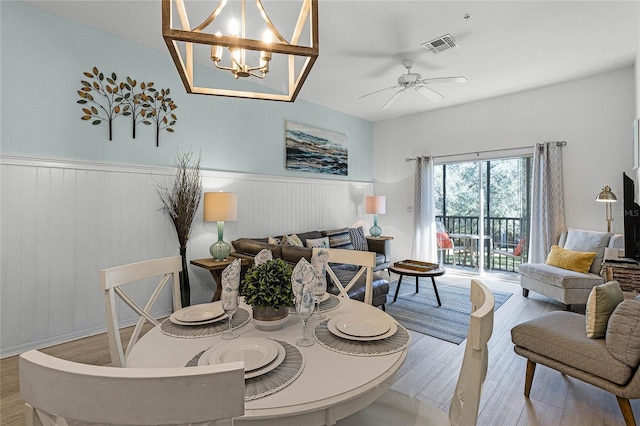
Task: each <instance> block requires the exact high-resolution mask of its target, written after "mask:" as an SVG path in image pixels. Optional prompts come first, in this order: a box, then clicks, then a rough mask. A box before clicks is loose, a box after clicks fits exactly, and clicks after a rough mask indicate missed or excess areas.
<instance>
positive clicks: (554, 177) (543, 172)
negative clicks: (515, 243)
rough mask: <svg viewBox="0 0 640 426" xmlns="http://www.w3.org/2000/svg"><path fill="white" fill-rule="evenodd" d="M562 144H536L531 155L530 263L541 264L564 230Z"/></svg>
mask: <svg viewBox="0 0 640 426" xmlns="http://www.w3.org/2000/svg"><path fill="white" fill-rule="evenodd" d="M563 145H564V143H563V142H545V143H541V144H537V145H536V147H535V148H534V152H533V188H532V194H531V231H530V239H529V262H530V263H544V262H545V261H546V260H547V255H548V254H549V249H550V248H551V245H552V244H556V243H557V242H558V238H559V237H560V233H561V232H562V231H564V230H565V220H564V196H563V191H562V146H563Z"/></svg>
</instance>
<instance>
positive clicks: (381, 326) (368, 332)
mask: <svg viewBox="0 0 640 426" xmlns="http://www.w3.org/2000/svg"><path fill="white" fill-rule="evenodd" d="M335 325H336V328H337V329H338V330H340V331H341V332H342V333H344V334H348V335H349V336H356V337H373V336H380V335H381V334H384V333H386V332H387V331H389V328H390V326H389V321H387V319H386V318H384V317H381V316H380V317H378V316H374V317H371V316H362V315H358V314H350V315H340V316H338V317H336V322H335Z"/></svg>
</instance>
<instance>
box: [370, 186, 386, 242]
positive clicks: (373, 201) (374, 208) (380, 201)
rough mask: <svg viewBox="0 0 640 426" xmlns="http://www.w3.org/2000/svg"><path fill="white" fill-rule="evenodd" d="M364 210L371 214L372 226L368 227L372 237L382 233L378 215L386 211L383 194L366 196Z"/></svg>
mask: <svg viewBox="0 0 640 426" xmlns="http://www.w3.org/2000/svg"><path fill="white" fill-rule="evenodd" d="M365 212H366V213H367V214H372V215H373V226H372V227H371V228H369V234H371V236H372V237H379V236H380V235H382V228H380V227H379V226H378V215H379V214H385V213H386V212H387V202H386V199H385V197H384V195H373V196H368V197H367V198H366V200H365Z"/></svg>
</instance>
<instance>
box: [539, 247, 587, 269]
mask: <svg viewBox="0 0 640 426" xmlns="http://www.w3.org/2000/svg"><path fill="white" fill-rule="evenodd" d="M594 257H596V254H595V253H594V252H582V251H572V250H565V249H563V248H562V247H558V246H557V245H555V244H554V245H552V246H551V253H549V256H547V265H551V266H557V267H558V268H562V269H568V270H570V271H576V272H582V273H586V272H589V268H591V263H592V262H593V258H594Z"/></svg>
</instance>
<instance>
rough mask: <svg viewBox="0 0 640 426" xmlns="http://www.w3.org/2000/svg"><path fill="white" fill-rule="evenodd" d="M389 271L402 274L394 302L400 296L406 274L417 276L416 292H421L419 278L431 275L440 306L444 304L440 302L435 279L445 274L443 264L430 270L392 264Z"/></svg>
mask: <svg viewBox="0 0 640 426" xmlns="http://www.w3.org/2000/svg"><path fill="white" fill-rule="evenodd" d="M389 271H390V272H393V273H394V274H398V275H400V278H398V285H397V286H396V294H395V295H394V296H393V301H394V302H395V301H396V299H397V298H398V291H400V284H402V278H404V277H405V275H406V276H408V277H416V293H418V292H419V289H418V280H419V279H420V278H422V277H424V278H426V277H430V278H431V284H433V291H434V292H435V293H436V300H437V301H438V306H442V304H441V303H440V295H439V294H438V287H436V280H435V277H440V276H442V275H444V273H445V271H446V269H444V268H443V267H442V266H438V267H437V268H436V269H431V270H429V271H416V270H415V269H406V268H401V267H398V266H394V265H391V266H390V267H389Z"/></svg>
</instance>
